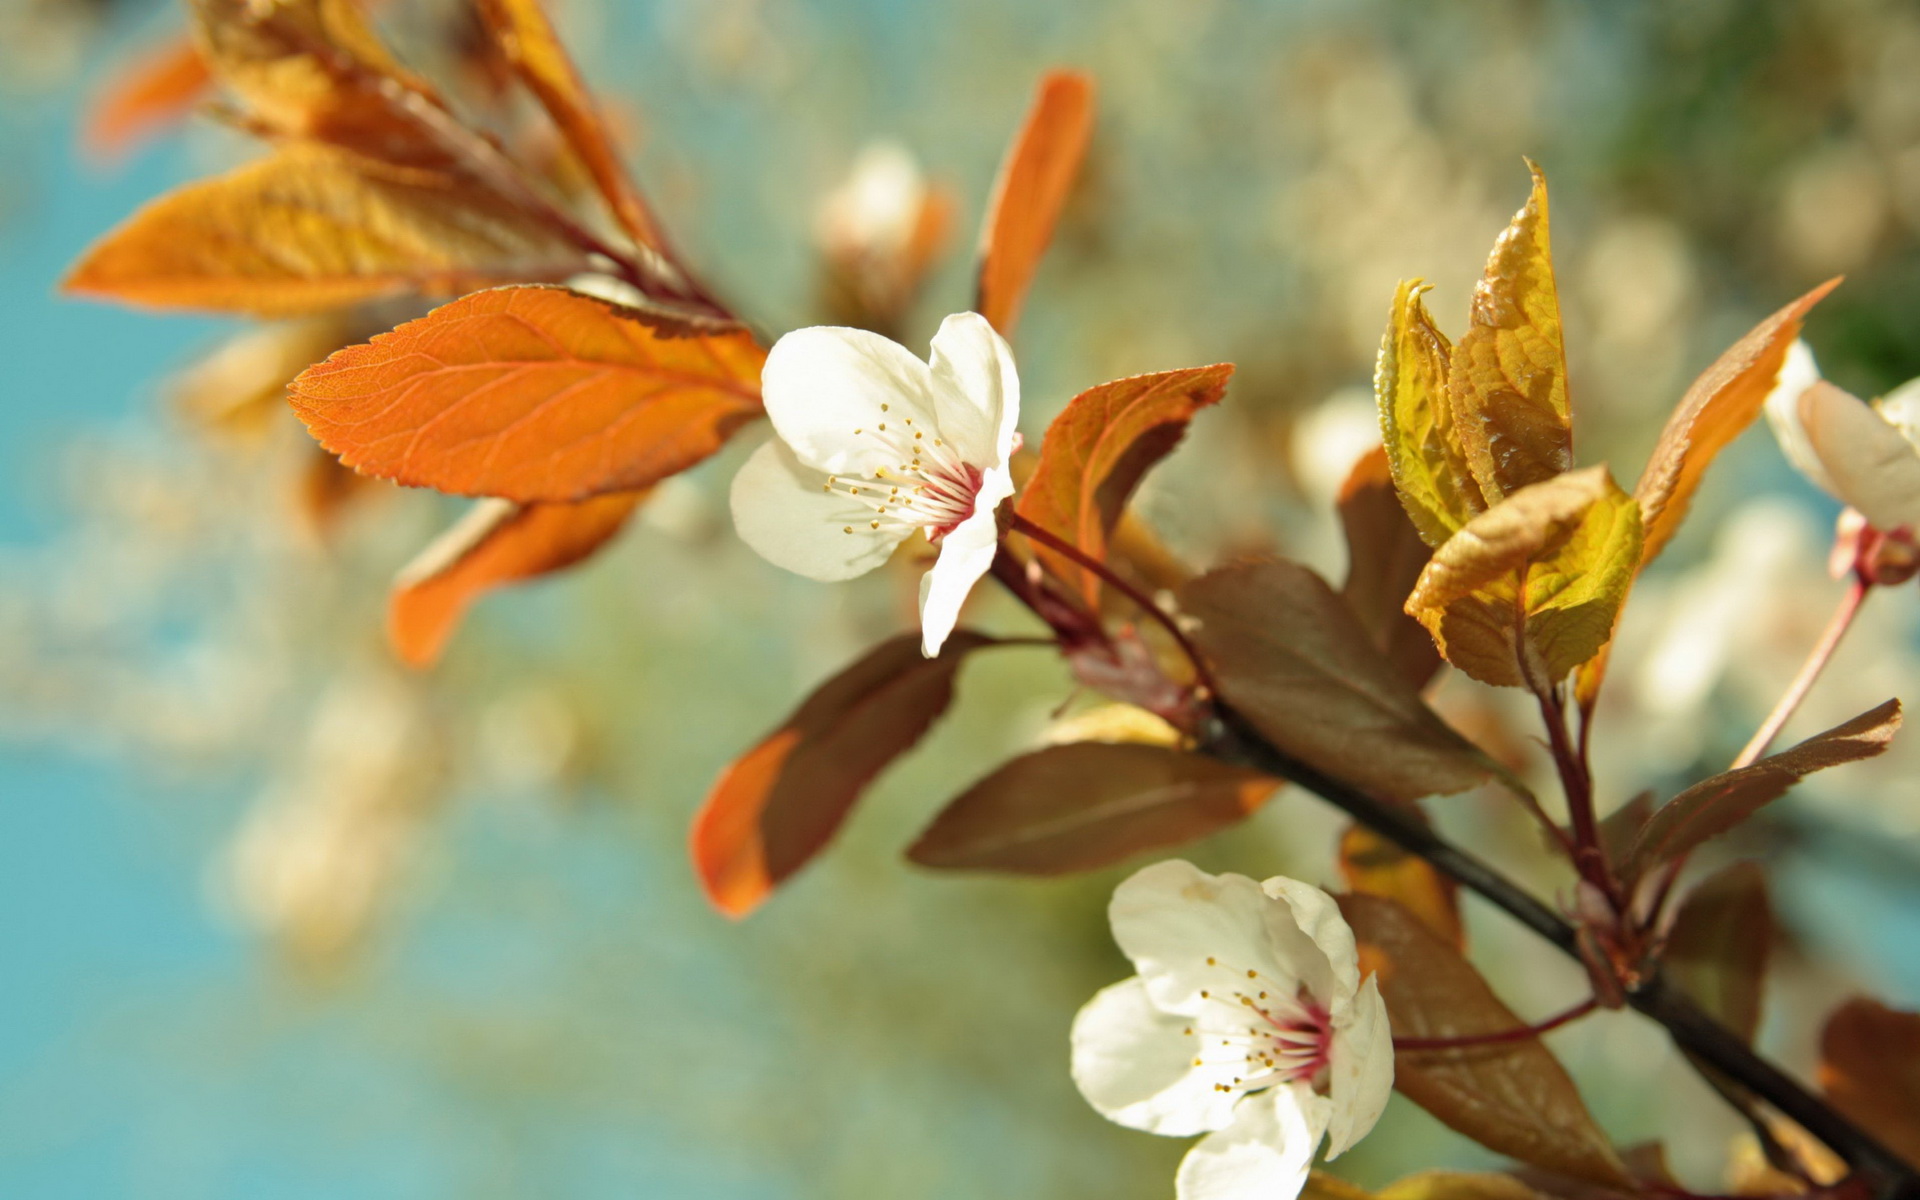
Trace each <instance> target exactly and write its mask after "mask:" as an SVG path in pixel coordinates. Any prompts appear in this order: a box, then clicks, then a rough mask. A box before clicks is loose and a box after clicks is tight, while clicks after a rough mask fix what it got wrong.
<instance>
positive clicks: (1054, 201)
mask: <svg viewBox="0 0 1920 1200" xmlns="http://www.w3.org/2000/svg"><path fill="white" fill-rule="evenodd" d="M1092 136H1093V78H1092V77H1091V76H1089V75H1084V74H1082V73H1080V72H1078V71H1049V72H1048V73H1047V75H1046V76H1045V78H1043V79H1041V81H1040V90H1039V93H1038V94H1037V95H1035V97H1034V100H1033V108H1032V109H1031V110H1029V111H1028V113H1027V121H1026V124H1024V125H1022V126H1021V127H1020V133H1019V135H1018V136H1016V137H1015V138H1014V141H1013V146H1012V147H1011V148H1010V149H1009V150H1008V151H1007V157H1006V160H1005V161H1004V162H1002V163H1001V164H1000V177H999V178H998V179H997V180H996V181H995V182H994V185H993V199H992V201H991V202H990V203H989V204H988V206H987V220H986V224H985V225H984V226H983V227H982V229H981V231H980V284H979V300H978V302H977V304H976V306H975V307H977V308H978V309H979V311H980V315H981V316H983V317H985V318H986V319H987V320H988V321H991V322H992V323H993V327H994V328H995V329H998V330H999V331H1000V332H1001V334H1003V335H1010V334H1012V332H1013V326H1014V322H1015V321H1017V320H1019V318H1020V304H1021V302H1022V301H1023V300H1025V299H1026V295H1027V286H1028V285H1029V284H1031V283H1032V282H1033V273H1034V270H1035V268H1037V267H1038V266H1039V265H1040V256H1041V255H1042V254H1044V253H1046V249H1047V243H1048V242H1051V241H1052V240H1053V227H1054V224H1055V223H1056V222H1057V221H1059V219H1060V212H1061V210H1062V209H1064V208H1065V207H1066V204H1067V196H1068V194H1069V193H1070V192H1071V191H1072V190H1073V181H1074V177H1075V176H1077V175H1078V174H1079V173H1080V161H1081V159H1083V158H1085V157H1086V154H1087V142H1088V141H1089V140H1090V139H1091V138H1092Z"/></svg>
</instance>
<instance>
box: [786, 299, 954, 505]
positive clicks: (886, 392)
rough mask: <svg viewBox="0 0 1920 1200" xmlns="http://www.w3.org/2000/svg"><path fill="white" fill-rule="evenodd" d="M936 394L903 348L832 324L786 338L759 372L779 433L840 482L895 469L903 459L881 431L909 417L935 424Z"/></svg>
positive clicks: (810, 463)
mask: <svg viewBox="0 0 1920 1200" xmlns="http://www.w3.org/2000/svg"><path fill="white" fill-rule="evenodd" d="M932 389H933V377H932V374H931V373H930V372H929V370H928V368H927V364H926V363H923V362H921V361H920V360H919V359H917V358H915V357H914V356H913V352H912V351H910V350H908V349H907V348H906V347H905V346H902V345H900V344H899V343H898V342H892V341H888V340H887V339H886V338H883V337H881V336H880V335H879V334H877V333H869V332H868V331H867V330H864V329H843V328H840V327H838V326H833V325H816V326H814V327H812V328H808V329H796V330H794V331H793V332H792V333H789V334H787V335H786V336H785V337H783V338H781V339H780V340H779V341H777V342H775V343H774V344H773V349H772V350H770V351H768V352H767V364H766V366H765V367H764V368H762V369H761V372H760V392H761V396H762V397H763V399H764V400H765V402H766V406H767V416H768V417H770V418H772V420H773V428H774V430H775V432H777V433H779V435H780V437H781V438H782V439H783V440H784V441H785V442H786V443H787V445H789V446H791V447H793V452H794V453H795V454H796V455H798V456H799V459H800V461H801V462H803V463H805V464H806V465H807V466H809V467H812V468H814V469H815V470H819V471H827V472H830V473H832V474H835V475H860V476H867V475H871V474H873V472H874V470H875V469H877V468H880V467H886V468H894V467H898V466H899V465H900V455H899V452H898V451H897V450H888V449H886V448H885V446H884V445H883V440H882V439H881V438H880V437H879V436H878V433H879V426H880V425H881V424H883V423H887V424H891V423H892V422H895V421H899V422H901V425H900V426H899V427H898V428H904V427H905V421H906V418H908V417H912V418H913V419H914V420H915V421H917V422H922V423H924V424H928V425H933V424H935V423H936V414H935V413H934V410H933V396H932ZM882 404H885V405H887V406H888V408H887V410H885V411H883V410H882V409H881V407H880V406H881V405H882ZM856 429H858V430H860V431H861V432H860V433H858V434H856V433H855V432H854V430H856Z"/></svg>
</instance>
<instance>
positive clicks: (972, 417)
mask: <svg viewBox="0 0 1920 1200" xmlns="http://www.w3.org/2000/svg"><path fill="white" fill-rule="evenodd" d="M931 369H932V374H933V380H934V391H933V403H934V407H935V409H936V411H937V415H938V419H939V427H940V436H941V437H942V438H944V439H945V440H946V441H947V442H948V443H950V444H951V445H952V446H953V447H954V449H955V450H957V451H958V452H959V454H960V457H961V458H962V459H964V460H966V461H967V462H970V463H972V464H974V465H975V466H977V467H981V468H983V469H984V468H986V467H989V466H999V465H1001V464H1002V463H1005V462H1006V461H1007V458H1008V456H1010V455H1011V454H1012V453H1013V436H1014V432H1015V430H1016V429H1017V428H1018V427H1019V424H1020V375H1019V372H1018V371H1016V370H1015V369H1014V365H1013V350H1012V348H1011V347H1009V346H1008V345H1007V342H1006V339H1005V338H1003V337H1001V336H1000V335H999V334H998V333H995V332H994V329H993V326H992V325H990V324H988V323H987V319H986V318H985V317H983V316H981V315H980V314H979V313H970V312H968V313H955V314H953V315H952V316H950V317H948V318H947V319H946V320H944V321H942V322H941V323H940V332H939V333H936V334H934V335H933V356H932V359H931Z"/></svg>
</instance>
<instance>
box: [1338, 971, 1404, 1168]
mask: <svg viewBox="0 0 1920 1200" xmlns="http://www.w3.org/2000/svg"><path fill="white" fill-rule="evenodd" d="M1352 1016H1353V1019H1352V1022H1351V1023H1350V1024H1349V1025H1347V1027H1346V1028H1344V1029H1336V1030H1334V1032H1333V1045H1332V1046H1331V1047H1330V1048H1329V1050H1330V1053H1331V1056H1332V1061H1331V1062H1329V1063H1328V1075H1329V1077H1330V1078H1329V1079H1328V1087H1327V1092H1328V1099H1329V1100H1330V1101H1331V1105H1332V1109H1333V1113H1332V1121H1331V1123H1330V1124H1329V1125H1328V1127H1327V1157H1328V1158H1334V1157H1336V1156H1338V1155H1340V1154H1343V1153H1345V1152H1346V1150H1347V1148H1348V1147H1349V1146H1351V1145H1353V1144H1354V1143H1355V1142H1357V1141H1359V1140H1360V1139H1361V1138H1363V1137H1365V1136H1367V1132H1368V1131H1369V1130H1371V1129H1372V1128H1373V1126H1374V1122H1376V1121H1378V1120H1379V1119H1380V1114H1381V1113H1382V1112H1383V1111H1385V1109H1386V1107H1387V1100H1388V1098H1389V1097H1391V1096H1392V1095H1393V1027H1392V1026H1391V1025H1389V1024H1388V1023H1387V1005H1386V1002H1385V1001H1383V1000H1381V999H1380V983H1379V977H1378V976H1376V975H1369V976H1367V981H1366V982H1365V983H1363V984H1361V985H1360V990H1359V992H1357V993H1356V994H1355V995H1354V998H1353V1014H1352Z"/></svg>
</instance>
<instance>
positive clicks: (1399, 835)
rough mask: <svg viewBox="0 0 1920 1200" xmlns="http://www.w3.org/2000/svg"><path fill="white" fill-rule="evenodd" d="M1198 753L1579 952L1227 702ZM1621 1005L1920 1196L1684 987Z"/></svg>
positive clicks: (1879, 1195) (1892, 1165)
mask: <svg viewBox="0 0 1920 1200" xmlns="http://www.w3.org/2000/svg"><path fill="white" fill-rule="evenodd" d="M1218 711H1219V718H1220V719H1219V721H1218V723H1217V725H1216V726H1215V727H1214V728H1213V729H1211V730H1209V731H1208V733H1207V736H1206V737H1205V738H1204V739H1203V740H1202V742H1201V745H1200V747H1199V748H1200V750H1201V751H1202V752H1204V753H1206V754H1209V755H1211V756H1213V757H1215V758H1218V759H1220V760H1221V761H1223V762H1229V763H1234V764H1237V765H1240V766H1247V767H1252V768H1254V769H1255V770H1258V771H1261V772H1264V773H1266V774H1268V775H1273V776H1275V777H1277V778H1281V779H1285V780H1287V781H1288V782H1290V783H1293V784H1297V785H1298V786H1300V787H1303V788H1305V789H1307V790H1308V791H1310V792H1312V793H1314V794H1315V795H1317V796H1319V797H1320V798H1321V799H1323V800H1325V801H1327V802H1328V803H1329V804H1332V805H1333V806H1334V807H1335V808H1338V809H1340V810H1341V811H1343V812H1345V813H1346V814H1347V815H1349V816H1351V817H1352V818H1353V819H1355V820H1356V821H1359V822H1360V823H1361V824H1363V825H1366V826H1367V827H1368V828H1370V829H1372V830H1374V831H1375V832H1376V833H1379V834H1381V835H1383V836H1385V837H1387V838H1389V839H1391V840H1392V841H1394V842H1396V843H1398V844H1399V846H1400V847H1401V848H1402V849H1404V850H1406V851H1407V852H1408V853H1410V854H1417V855H1419V856H1420V857H1421V858H1424V859H1426V860H1427V862H1429V863H1431V864H1432V865H1433V866H1434V868H1435V869H1437V870H1438V871H1440V872H1441V873H1442V874H1444V875H1446V876H1448V877H1449V878H1451V879H1453V880H1454V881H1455V882H1456V883H1458V884H1460V885H1461V886H1462V887H1465V888H1468V889H1470V890H1471V891H1473V892H1476V893H1478V894H1479V895H1480V896H1482V897H1484V898H1485V899H1486V900H1488V901H1489V902H1490V903H1492V904H1493V905H1494V906H1495V907H1496V908H1499V909H1501V910H1502V911H1504V912H1505V913H1506V914H1507V915H1508V916H1510V917H1512V918H1513V919H1514V920H1516V921H1519V922H1520V923H1521V924H1522V925H1525V926H1526V927H1527V928H1529V929H1531V930H1533V931H1534V932H1535V933H1537V934H1539V935H1540V936H1541V937H1542V938H1544V939H1545V940H1547V941H1548V942H1551V943H1552V944H1553V945H1555V946H1556V947H1558V948H1559V949H1560V951H1561V952H1562V953H1564V954H1566V955H1568V956H1569V957H1572V958H1574V959H1576V960H1577V959H1579V958H1580V951H1579V946H1578V939H1579V935H1578V931H1577V930H1576V929H1575V928H1574V926H1573V924H1572V923H1571V922H1569V921H1567V920H1566V918H1564V917H1562V916H1561V915H1560V914H1559V913H1557V912H1555V911H1554V910H1553V909H1551V908H1549V907H1547V905H1546V904H1544V903H1542V902H1541V901H1540V900H1538V899H1536V898H1535V897H1534V896H1533V895H1532V894H1531V893H1529V892H1527V891H1526V890H1525V889H1523V888H1521V887H1520V886H1519V885H1518V884H1515V883H1514V882H1513V881H1512V880H1510V879H1508V878H1507V877H1506V876H1505V875H1502V874H1501V873H1500V872H1499V871H1497V870H1496V869H1494V868H1493V867H1492V866H1489V865H1488V864H1487V863H1485V862H1482V861H1481V860H1480V859H1478V858H1476V857H1474V856H1473V855H1471V854H1469V853H1467V852H1466V851H1465V850H1462V849H1460V848H1459V847H1458V846H1455V845H1454V844H1453V843H1451V842H1449V841H1447V840H1446V839H1445V838H1444V837H1442V836H1441V835H1440V834H1439V833H1438V832H1436V831H1435V830H1433V829H1430V828H1428V827H1427V826H1426V825H1424V824H1422V823H1421V822H1420V821H1419V820H1418V819H1417V818H1416V817H1414V816H1413V815H1412V814H1411V813H1410V812H1409V811H1408V810H1406V809H1404V808H1401V807H1398V806H1396V805H1393V804H1390V803H1388V802H1387V801H1384V800H1380V799H1378V798H1376V797H1374V796H1371V795H1369V794H1367V793H1366V792H1363V791H1361V790H1360V789H1358V788H1356V787H1353V786H1351V785H1349V784H1346V783H1343V782H1341V781H1339V780H1337V779H1334V778H1332V777H1331V776H1329V775H1326V774H1323V773H1322V772H1320V771H1318V770H1315V769H1314V768H1313V767H1310V766H1308V765H1307V764H1305V763H1302V762H1298V761H1296V760H1294V759H1293V758H1291V757H1289V756H1288V755H1287V754H1285V753H1283V752H1282V751H1281V750H1280V749H1279V748H1278V747H1276V746H1274V745H1273V744H1272V743H1270V742H1268V741H1266V740H1265V739H1264V738H1262V737H1261V736H1260V735H1259V733H1258V732H1256V731H1255V730H1254V729H1253V728H1252V727H1251V726H1250V725H1248V724H1247V722H1246V721H1245V720H1244V719H1242V718H1241V717H1240V716H1239V715H1238V714H1236V713H1234V712H1233V711H1232V710H1231V709H1229V708H1227V707H1226V706H1225V705H1220V706H1219V709H1218ZM1627 1002H1628V1003H1629V1004H1630V1005H1631V1006H1632V1007H1633V1008H1634V1009H1635V1010H1636V1011H1638V1012H1639V1013H1641V1014H1642V1015H1643V1016H1645V1017H1647V1018H1649V1019H1651V1020H1653V1021H1656V1022H1658V1023H1659V1024H1660V1025H1662V1026H1664V1027H1665V1028H1666V1030H1667V1033H1668V1035H1669V1036H1670V1037H1672V1038H1673V1041H1674V1044H1675V1045H1676V1046H1678V1047H1679V1048H1680V1049H1682V1050H1685V1051H1687V1052H1688V1053H1689V1054H1691V1055H1693V1056H1694V1057H1695V1058H1697V1059H1699V1060H1700V1061H1702V1062H1705V1063H1706V1064H1707V1065H1709V1066H1711V1067H1713V1068H1715V1069H1716V1070H1718V1071H1720V1072H1721V1073H1722V1074H1724V1075H1726V1076H1727V1077H1728V1078H1730V1079H1732V1080H1734V1081H1735V1082H1737V1083H1739V1084H1741V1085H1742V1086H1744V1087H1746V1088H1747V1089H1748V1090H1750V1091H1752V1092H1753V1094H1754V1095H1756V1096H1758V1097H1760V1098H1761V1099H1762V1100H1765V1101H1766V1102H1767V1103H1768V1104H1771V1105H1772V1106H1773V1107H1774V1108H1775V1109H1777V1110H1779V1112H1780V1113H1781V1114H1782V1115H1783V1116H1785V1117H1787V1118H1788V1119H1790V1120H1792V1121H1794V1122H1796V1123H1798V1124H1799V1125H1800V1126H1801V1127H1802V1128H1804V1129H1806V1131H1807V1132H1808V1133H1810V1134H1812V1135H1813V1136H1814V1137H1816V1138H1818V1139H1820V1140H1821V1141H1822V1142H1824V1143H1826V1145H1827V1147H1828V1148H1829V1149H1831V1150H1832V1151H1833V1152H1834V1153H1835V1154H1837V1155H1839V1156H1840V1157H1841V1158H1843V1159H1845V1160H1846V1162H1847V1164H1848V1165H1849V1166H1850V1167H1851V1168H1852V1169H1853V1172H1854V1175H1855V1177H1856V1178H1857V1180H1858V1183H1859V1184H1861V1185H1863V1186H1864V1188H1865V1189H1866V1194H1867V1195H1869V1196H1871V1197H1873V1198H1874V1200H1920V1171H1916V1170H1915V1169H1914V1168H1913V1167H1912V1166H1909V1165H1908V1164H1907V1163H1906V1162H1905V1160H1903V1159H1901V1158H1900V1157H1899V1156H1898V1155H1896V1154H1894V1153H1893V1152H1892V1151H1891V1150H1889V1149H1887V1148H1886V1147H1885V1146H1883V1145H1881V1144H1880V1143H1879V1142H1878V1141H1877V1140H1875V1139H1874V1138H1873V1137H1872V1136H1871V1135H1869V1134H1868V1133H1867V1132H1866V1131H1864V1130H1862V1129H1861V1128H1860V1127H1859V1126H1857V1125H1855V1124H1854V1123H1853V1122H1851V1121H1849V1120H1848V1119H1847V1118H1846V1117H1844V1116H1842V1115H1841V1114H1840V1113H1839V1112H1837V1111H1835V1110H1834V1109H1833V1108H1832V1107H1830V1106H1829V1105H1828V1104H1827V1103H1826V1101H1824V1100H1822V1099H1821V1098H1820V1097H1819V1096H1816V1095H1814V1094H1813V1093H1812V1092H1810V1091H1808V1090H1807V1089H1806V1088H1805V1087H1803V1086H1802V1085H1801V1084H1800V1082H1799V1081H1798V1080H1796V1079H1794V1078H1792V1077H1791V1076H1789V1075H1788V1074H1786V1073H1785V1072H1784V1071H1782V1070H1780V1068H1778V1067H1776V1066H1774V1065H1773V1064H1772V1063H1770V1062H1768V1061H1767V1060H1766V1059H1764V1058H1761V1057H1760V1056H1759V1055H1758V1054H1756V1053H1754V1051H1753V1050H1752V1049H1751V1048H1750V1047H1749V1046H1748V1045H1747V1044H1746V1043H1745V1042H1743V1041H1742V1040H1741V1039H1740V1038H1739V1037H1738V1036H1737V1035H1735V1034H1734V1033H1733V1032H1732V1031H1730V1030H1728V1029H1727V1028H1726V1027H1725V1026H1723V1025H1721V1024H1720V1023H1719V1022H1717V1021H1715V1020H1714V1019H1713V1018H1712V1017H1710V1016H1708V1015H1707V1014H1706V1013H1705V1012H1704V1011H1703V1010H1702V1009H1701V1008H1700V1007H1699V1005H1697V1004H1695V1003H1694V1002H1693V1001H1692V1000H1691V999H1690V998H1688V997H1687V996H1686V994H1685V993H1683V992H1681V991H1680V990H1679V989H1678V988H1676V987H1674V986H1673V985H1672V984H1670V983H1668V982H1667V981H1666V979H1665V978H1664V977H1662V976H1661V975H1660V974H1659V973H1657V972H1656V973H1654V974H1653V975H1652V976H1651V977H1650V978H1647V979H1645V980H1643V981H1641V982H1639V983H1637V984H1636V985H1635V986H1633V987H1632V988H1630V989H1629V990H1628V991H1627Z"/></svg>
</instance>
